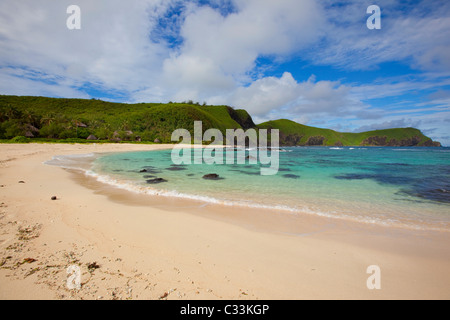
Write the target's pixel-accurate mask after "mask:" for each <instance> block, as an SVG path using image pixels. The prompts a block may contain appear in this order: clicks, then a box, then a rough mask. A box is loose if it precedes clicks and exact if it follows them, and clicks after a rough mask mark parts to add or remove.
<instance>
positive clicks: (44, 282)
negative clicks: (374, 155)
mask: <svg viewBox="0 0 450 320" xmlns="http://www.w3.org/2000/svg"><path fill="white" fill-rule="evenodd" d="M172 147H173V145H168V146H163V145H144V146H143V145H0V150H2V152H1V156H0V185H3V187H2V188H0V192H1V193H0V194H1V199H0V203H2V207H1V208H0V214H1V216H0V225H1V230H2V235H1V236H0V264H2V262H4V263H3V265H2V266H1V267H0V298H1V299H16V298H18V299H41V298H43V299H115V298H117V299H119V298H120V299H127V298H131V299H159V298H161V297H163V299H448V298H449V297H450V289H448V288H449V287H450V286H449V285H450V277H449V276H448V275H447V270H448V269H449V267H450V249H449V248H446V247H448V246H447V244H448V243H449V239H450V237H449V235H448V234H447V233H439V232H425V231H411V230H401V229H396V228H393V227H386V228H383V227H380V226H363V225H360V224H358V223H350V222H342V221H334V220H336V219H333V221H330V219H327V218H324V217H306V216H299V217H294V216H290V217H288V216H287V215H283V216H282V217H281V219H280V217H279V216H276V215H274V214H273V212H272V211H271V212H269V211H265V210H260V209H255V210H247V209H246V210H242V209H239V208H228V207H225V208H224V207H220V206H214V205H206V206H197V205H193V203H192V202H189V201H186V200H184V199H183V200H174V199H167V198H165V199H154V197H148V196H147V197H145V196H140V195H133V194H131V192H128V193H127V192H124V191H123V190H118V189H115V188H112V187H108V186H99V185H98V184H97V183H99V182H97V181H92V180H89V179H88V178H87V177H82V176H80V175H79V174H74V173H73V172H69V171H67V170H64V169H61V168H57V167H53V166H48V165H44V164H43V162H44V161H46V160H50V159H51V158H52V156H55V155H60V154H74V153H76V154H87V153H90V152H102V151H103V152H127V151H141V150H155V149H157V148H159V149H162V148H172ZM19 181H24V182H25V183H22V184H19V183H18V182H19ZM52 196H57V197H58V201H51V200H50V197H52ZM143 197H145V199H142V198H143ZM149 198H152V199H149ZM24 200H26V201H24ZM255 217H258V219H257V220H256V222H255ZM20 230H22V233H21V232H20ZM277 230H278V231H277ZM289 230H292V231H293V232H287V231H289ZM299 230H300V232H299ZM271 231H272V232H271ZM23 233H25V235H26V237H25V238H26V240H20V239H19V238H21V237H20V235H22V236H23ZM18 234H19V236H18ZM22 238H24V237H22ZM27 238H29V239H27ZM7 248H9V249H7ZM8 256H10V257H11V258H9V259H7V258H8ZM29 258H30V259H34V260H36V261H33V262H25V263H23V262H24V261H32V260H29ZM93 262H97V264H99V265H100V268H98V269H95V270H90V269H89V268H88V266H89V264H92V263H93ZM71 263H75V264H77V265H80V267H81V268H82V270H83V274H82V278H83V279H88V280H85V281H84V282H83V283H84V284H83V286H82V289H81V290H80V291H79V292H74V291H70V290H68V289H67V288H66V286H65V280H66V279H67V274H66V267H67V266H69V265H70V264H71ZM374 264H375V265H379V266H380V268H381V270H382V284H383V286H382V290H379V291H370V290H368V289H367V287H366V281H367V278H368V276H369V275H368V274H366V269H367V267H368V266H370V265H374ZM118 270H119V271H118ZM412 279H414V280H412ZM166 294H167V295H166Z"/></svg>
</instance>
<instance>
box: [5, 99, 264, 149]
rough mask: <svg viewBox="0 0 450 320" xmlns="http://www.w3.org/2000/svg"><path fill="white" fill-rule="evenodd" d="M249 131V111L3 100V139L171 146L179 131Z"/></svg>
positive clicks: (191, 105) (190, 105) (180, 105)
mask: <svg viewBox="0 0 450 320" xmlns="http://www.w3.org/2000/svg"><path fill="white" fill-rule="evenodd" d="M194 121H202V122H203V129H204V130H207V129H210V128H217V129H219V130H221V131H222V132H223V133H225V130H226V129H238V128H243V129H248V128H251V127H254V126H255V124H254V123H253V120H252V119H251V117H250V115H249V114H248V113H247V111H245V110H234V109H233V108H231V107H228V106H206V105H203V106H200V105H199V104H194V103H169V104H158V103H141V104H124V103H111V102H104V101H100V100H83V99H56V98H44V97H17V96H0V123H1V125H0V139H11V138H14V137H17V136H27V137H34V138H47V139H77V138H78V139H87V138H88V137H89V136H91V135H94V136H95V137H96V138H98V139H101V140H112V141H124V140H125V141H135V140H138V141H151V142H153V141H155V140H156V139H157V140H159V141H161V142H171V141H170V140H171V135H172V132H173V131H174V130H175V129H179V128H184V129H187V130H189V131H191V132H193V129H194Z"/></svg>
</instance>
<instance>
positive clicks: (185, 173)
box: [49, 147, 450, 232]
mask: <svg viewBox="0 0 450 320" xmlns="http://www.w3.org/2000/svg"><path fill="white" fill-rule="evenodd" d="M279 151H280V153H279V161H280V165H279V171H278V174H276V175H271V176H263V175H261V173H260V169H261V165H260V164H250V163H249V161H250V160H248V159H247V160H246V163H245V164H237V163H234V164H228V165H227V164H223V165H217V164H216V165H208V164H205V163H203V164H188V165H175V164H173V162H172V158H171V150H164V151H147V152H130V153H113V154H105V155H86V156H72V157H71V156H67V157H55V159H53V160H52V161H50V162H49V164H55V165H60V166H64V167H67V168H78V169H83V170H84V172H85V173H86V174H88V175H90V176H92V177H95V178H96V179H98V180H99V181H101V182H104V183H108V184H111V185H114V186H116V187H118V188H123V189H126V190H129V191H132V192H138V193H142V194H148V195H149V196H164V197H179V198H186V199H195V200H199V201H202V202H204V203H205V204H207V203H214V204H221V205H226V206H241V207H253V208H264V209H272V210H276V211H283V212H287V213H289V214H294V215H301V214H311V215H318V216H325V217H328V218H336V219H347V220H352V221H358V222H362V223H370V224H378V225H389V226H396V227H403V228H412V229H419V230H422V229H424V230H439V231H446V232H448V231H450V148H387V147H352V148H350V147H343V148H338V147H293V148H282V149H280V150H279ZM217 152H225V150H223V151H222V150H220V151H217ZM81 163H83V165H80V164H81ZM208 174H217V175H218V176H219V179H214V180H206V179H204V178H203V177H204V176H205V175H208Z"/></svg>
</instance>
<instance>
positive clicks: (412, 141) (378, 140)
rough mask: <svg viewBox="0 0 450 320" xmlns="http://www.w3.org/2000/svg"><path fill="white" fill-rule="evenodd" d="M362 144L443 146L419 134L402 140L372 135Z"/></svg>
mask: <svg viewBox="0 0 450 320" xmlns="http://www.w3.org/2000/svg"><path fill="white" fill-rule="evenodd" d="M361 145H362V146H382V147H417V146H422V147H441V143H440V142H436V141H433V140H431V139H428V140H426V141H423V138H421V137H419V136H414V137H410V138H405V139H401V140H397V139H395V138H392V139H389V138H388V137H387V136H383V137H380V136H372V137H369V138H367V139H365V140H364V141H363V142H362V143H361Z"/></svg>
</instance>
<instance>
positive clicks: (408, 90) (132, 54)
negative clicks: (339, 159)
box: [0, 0, 450, 145]
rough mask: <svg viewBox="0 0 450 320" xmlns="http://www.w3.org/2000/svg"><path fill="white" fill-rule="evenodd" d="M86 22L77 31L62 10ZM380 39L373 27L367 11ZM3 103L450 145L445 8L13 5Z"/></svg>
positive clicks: (105, 1) (5, 29)
mask: <svg viewBox="0 0 450 320" xmlns="http://www.w3.org/2000/svg"><path fill="white" fill-rule="evenodd" d="M73 4H75V5H78V6H79V7H80V9H81V30H69V29H68V28H67V27H66V20H67V19H68V18H69V14H67V12H66V10H67V7H68V6H69V5H73ZM373 4H375V5H378V6H379V7H380V8H381V26H382V27H381V29H380V30H369V29H368V28H367V25H366V21H367V19H368V18H369V17H370V14H367V12H366V11H367V8H368V7H369V6H370V5H373ZM0 12H1V13H0V94H13V95H38V96H51V97H70V98H87V99H90V98H98V99H104V100H108V101H117V102H129V103H134V102H168V101H186V100H193V101H199V102H201V103H203V102H207V103H209V104H216V105H223V104H226V105H231V106H234V107H236V108H243V109H246V110H248V111H249V112H250V113H251V114H252V115H253V117H254V119H255V121H256V122H263V121H266V120H269V119H281V118H284V119H291V120H295V121H298V122H300V123H303V124H307V125H312V126H319V127H324V128H331V129H336V130H341V131H348V132H358V131H364V130H372V129H385V128H391V127H409V126H413V127H417V128H419V129H421V130H422V131H423V132H424V133H425V134H427V135H429V136H430V137H432V138H433V139H435V140H438V141H441V142H442V143H443V144H445V145H450V130H449V127H450V110H449V109H450V108H449V107H450V3H449V1H446V0H442V1H439V0H433V1H394V0H379V1H378V0H376V1H373V0H371V1H364V0H346V1H331V0H321V1H314V0H277V1H275V0H200V1H194V0H192V1H180V0H140V1H137V0H134V1H120V0H96V1H88V0H71V1H68V0H60V1H57V2H55V1H53V0H21V1H15V0H3V1H2V2H1V3H0Z"/></svg>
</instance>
